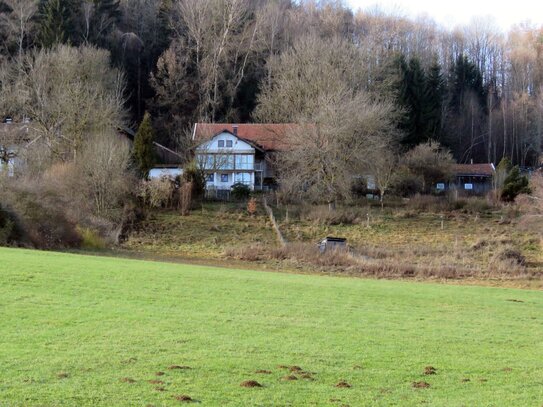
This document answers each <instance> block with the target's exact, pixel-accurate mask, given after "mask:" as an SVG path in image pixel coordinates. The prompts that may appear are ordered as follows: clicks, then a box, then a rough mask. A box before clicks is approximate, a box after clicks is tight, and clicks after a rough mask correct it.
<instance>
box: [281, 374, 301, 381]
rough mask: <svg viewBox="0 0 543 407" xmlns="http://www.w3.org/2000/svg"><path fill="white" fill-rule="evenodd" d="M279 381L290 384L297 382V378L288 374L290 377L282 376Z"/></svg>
mask: <svg viewBox="0 0 543 407" xmlns="http://www.w3.org/2000/svg"><path fill="white" fill-rule="evenodd" d="M281 380H283V381H285V382H291V381H294V380H298V378H297V377H296V376H294V375H293V374H290V375H287V376H284V377H283V378H282V379H281Z"/></svg>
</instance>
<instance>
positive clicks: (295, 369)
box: [288, 366, 303, 372]
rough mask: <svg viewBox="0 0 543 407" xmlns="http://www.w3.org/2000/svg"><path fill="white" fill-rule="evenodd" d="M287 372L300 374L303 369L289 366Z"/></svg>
mask: <svg viewBox="0 0 543 407" xmlns="http://www.w3.org/2000/svg"><path fill="white" fill-rule="evenodd" d="M288 370H290V371H291V372H301V371H303V369H302V368H301V367H300V366H290V367H289V368H288Z"/></svg>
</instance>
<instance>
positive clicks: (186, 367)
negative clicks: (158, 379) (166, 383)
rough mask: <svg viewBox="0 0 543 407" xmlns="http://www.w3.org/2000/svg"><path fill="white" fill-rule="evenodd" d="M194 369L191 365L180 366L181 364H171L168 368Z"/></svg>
mask: <svg viewBox="0 0 543 407" xmlns="http://www.w3.org/2000/svg"><path fill="white" fill-rule="evenodd" d="M190 369H192V368H191V367H190V366H179V365H171V366H170V367H168V370H190Z"/></svg>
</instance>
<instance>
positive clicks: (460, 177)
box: [451, 163, 496, 195]
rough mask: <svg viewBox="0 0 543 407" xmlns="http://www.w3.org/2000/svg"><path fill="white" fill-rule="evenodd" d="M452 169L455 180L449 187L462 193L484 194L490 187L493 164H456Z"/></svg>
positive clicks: (493, 169)
mask: <svg viewBox="0 0 543 407" xmlns="http://www.w3.org/2000/svg"><path fill="white" fill-rule="evenodd" d="M453 169H454V176H455V181H454V183H453V184H452V185H451V187H452V188H453V189H455V190H457V191H461V192H462V193H463V194H464V195H484V194H486V193H487V192H488V191H490V190H491V189H492V177H493V176H494V173H495V171H496V168H495V167H494V164H492V163H483V164H456V165H455V166H454V168H453Z"/></svg>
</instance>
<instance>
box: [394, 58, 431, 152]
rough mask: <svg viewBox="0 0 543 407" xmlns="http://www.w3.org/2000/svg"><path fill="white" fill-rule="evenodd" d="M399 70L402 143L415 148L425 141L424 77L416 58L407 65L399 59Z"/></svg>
mask: <svg viewBox="0 0 543 407" xmlns="http://www.w3.org/2000/svg"><path fill="white" fill-rule="evenodd" d="M399 69H400V75H401V78H402V79H401V81H400V90H399V99H400V100H399V102H400V105H401V106H402V107H403V109H404V111H405V113H404V118H403V121H402V123H401V125H400V127H401V128H402V130H403V131H404V133H405V137H404V139H403V140H402V143H403V144H404V145H407V146H411V147H412V146H416V145H418V144H420V143H422V142H424V141H426V139H427V135H426V123H425V117H424V111H425V90H426V76H425V74H424V70H423V69H422V67H421V65H420V61H419V60H418V59H417V58H411V60H410V61H409V63H406V62H405V59H404V58H403V57H400V61H399Z"/></svg>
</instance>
